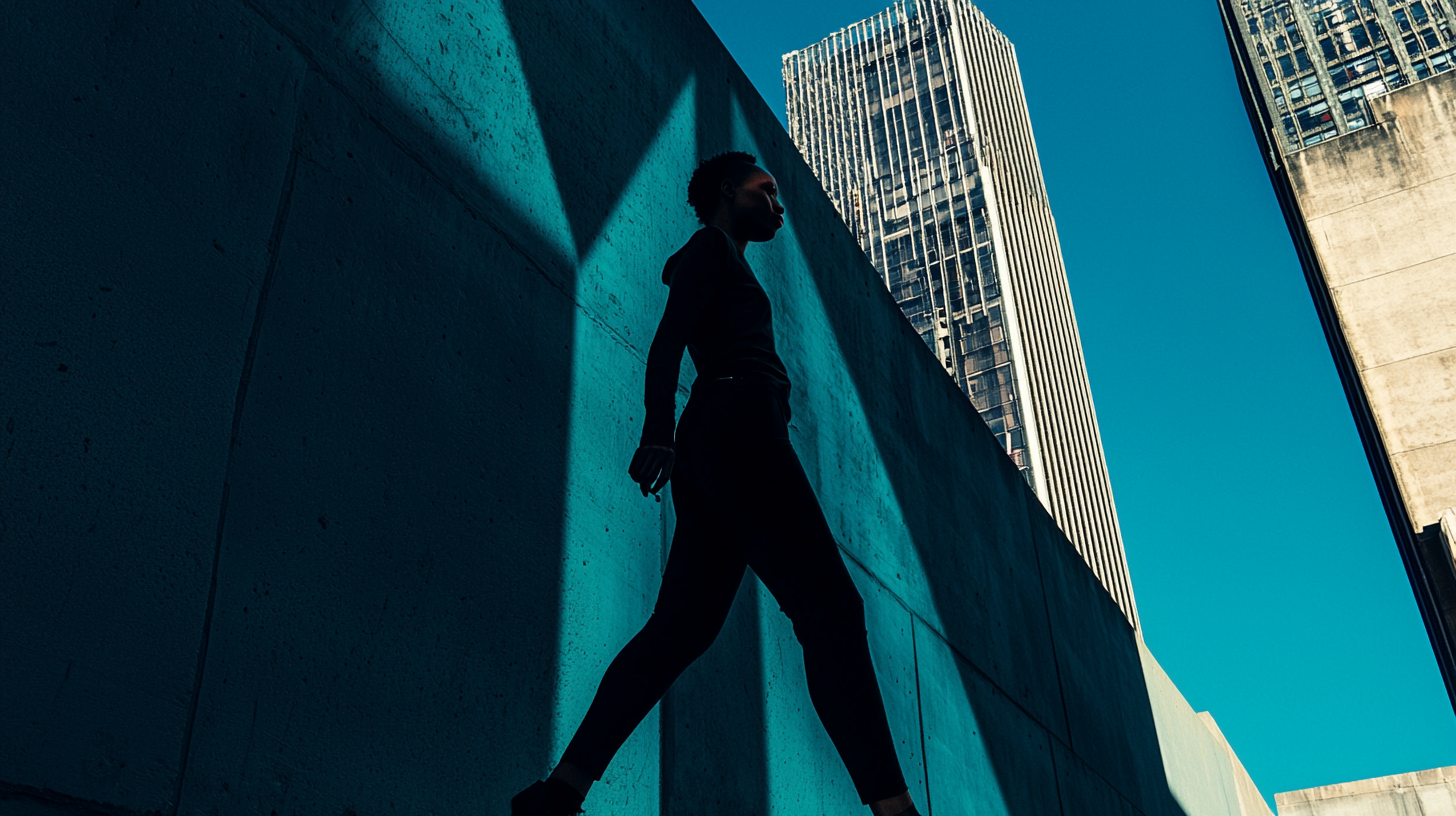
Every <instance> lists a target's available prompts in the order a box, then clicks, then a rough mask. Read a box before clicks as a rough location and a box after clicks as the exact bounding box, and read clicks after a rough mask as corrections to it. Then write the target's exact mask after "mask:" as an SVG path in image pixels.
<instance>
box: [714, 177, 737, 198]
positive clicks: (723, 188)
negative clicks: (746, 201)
mask: <svg viewBox="0 0 1456 816" xmlns="http://www.w3.org/2000/svg"><path fill="white" fill-rule="evenodd" d="M736 187H737V185H735V184H734V183H733V182H731V181H729V180H728V179H726V178H725V179H723V183H722V184H720V185H718V192H720V193H722V194H723V195H725V196H727V197H729V198H732V197H733V192H734V190H735V189H736Z"/></svg>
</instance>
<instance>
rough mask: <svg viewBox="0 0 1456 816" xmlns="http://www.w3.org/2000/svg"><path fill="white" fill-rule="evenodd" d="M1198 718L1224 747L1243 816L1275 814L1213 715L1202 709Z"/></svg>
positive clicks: (1220, 745) (1269, 815)
mask: <svg viewBox="0 0 1456 816" xmlns="http://www.w3.org/2000/svg"><path fill="white" fill-rule="evenodd" d="M1198 719H1200V720H1202V721H1203V725H1204V727H1205V728H1207V729H1208V733H1210V734H1212V735H1213V738H1214V739H1215V740H1217V741H1218V744H1219V747H1221V748H1223V751H1224V754H1225V756H1227V757H1228V762H1229V768H1230V770H1232V771H1233V775H1234V790H1235V792H1237V794H1238V797H1239V808H1240V810H1239V813H1240V814H1241V815H1242V816H1273V812H1272V811H1270V810H1269V803H1268V802H1266V801H1264V797H1263V795H1261V794H1260V793H1259V788H1258V786H1256V785H1255V784H1254V780H1253V779H1252V778H1250V776H1249V772H1248V771H1246V770H1244V763H1243V762H1241V761H1239V757H1238V755H1237V754H1235V753H1234V749H1233V746H1231V745H1229V741H1228V739H1227V738H1226V737H1224V735H1223V729H1221V728H1219V727H1218V723H1216V722H1214V720H1213V716H1212V715H1211V714H1209V713H1208V712H1207V711H1200V712H1198Z"/></svg>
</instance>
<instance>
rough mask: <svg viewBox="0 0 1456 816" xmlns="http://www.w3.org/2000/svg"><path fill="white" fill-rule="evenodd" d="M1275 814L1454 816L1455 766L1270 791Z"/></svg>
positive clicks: (1295, 815)
mask: <svg viewBox="0 0 1456 816" xmlns="http://www.w3.org/2000/svg"><path fill="white" fill-rule="evenodd" d="M1274 803H1275V804H1276V805H1278V807H1279V816H1456V765H1453V766H1450V767H1447V768H1432V769H1430V770H1428V771H1415V772H1414V773H1403V774H1395V775H1394V776H1381V777H1377V778H1375V779H1361V780H1359V781H1358V782H1342V783H1340V784H1338V785H1324V786H1321V787H1318V788H1305V789H1304V790H1297V791H1289V792H1288V793H1276V794H1274Z"/></svg>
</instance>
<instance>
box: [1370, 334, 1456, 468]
mask: <svg viewBox="0 0 1456 816" xmlns="http://www.w3.org/2000/svg"><path fill="white" fill-rule="evenodd" d="M1364 378H1365V382H1366V385H1367V387H1368V388H1369V389H1370V391H1371V393H1373V394H1379V395H1380V396H1382V397H1383V398H1384V399H1383V400H1382V405H1381V407H1382V408H1383V409H1384V410H1383V412H1382V415H1381V422H1380V429H1381V432H1382V433H1383V434H1384V435H1385V439H1386V445H1387V446H1388V447H1389V449H1390V451H1391V453H1392V454H1395V455H1397V456H1398V455H1400V454H1402V453H1405V452H1406V451H1409V450H1415V449H1418V448H1425V447H1430V446H1431V445H1440V444H1443V443H1445V442H1451V441H1456V346H1453V347H1452V348H1450V349H1446V350H1443V351H1439V352H1436V353H1433V354H1426V355H1422V356H1420V357H1412V358H1409V359H1406V360H1400V361H1398V362H1394V363H1388V364H1386V365H1383V366H1379V367H1376V368H1371V369H1367V370H1366V371H1365V372H1364Z"/></svg>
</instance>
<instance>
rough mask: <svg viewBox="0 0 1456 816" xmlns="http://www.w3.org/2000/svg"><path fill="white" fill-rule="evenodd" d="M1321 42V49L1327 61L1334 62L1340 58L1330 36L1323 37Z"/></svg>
mask: <svg viewBox="0 0 1456 816" xmlns="http://www.w3.org/2000/svg"><path fill="white" fill-rule="evenodd" d="M1319 44H1320V51H1322V52H1323V53H1324V55H1325V61H1326V62H1334V61H1335V60H1337V59H1339V58H1340V55H1339V53H1338V52H1336V51H1335V44H1334V43H1333V42H1331V41H1330V38H1329V37H1325V38H1323V39H1321V40H1320V41H1319Z"/></svg>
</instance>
